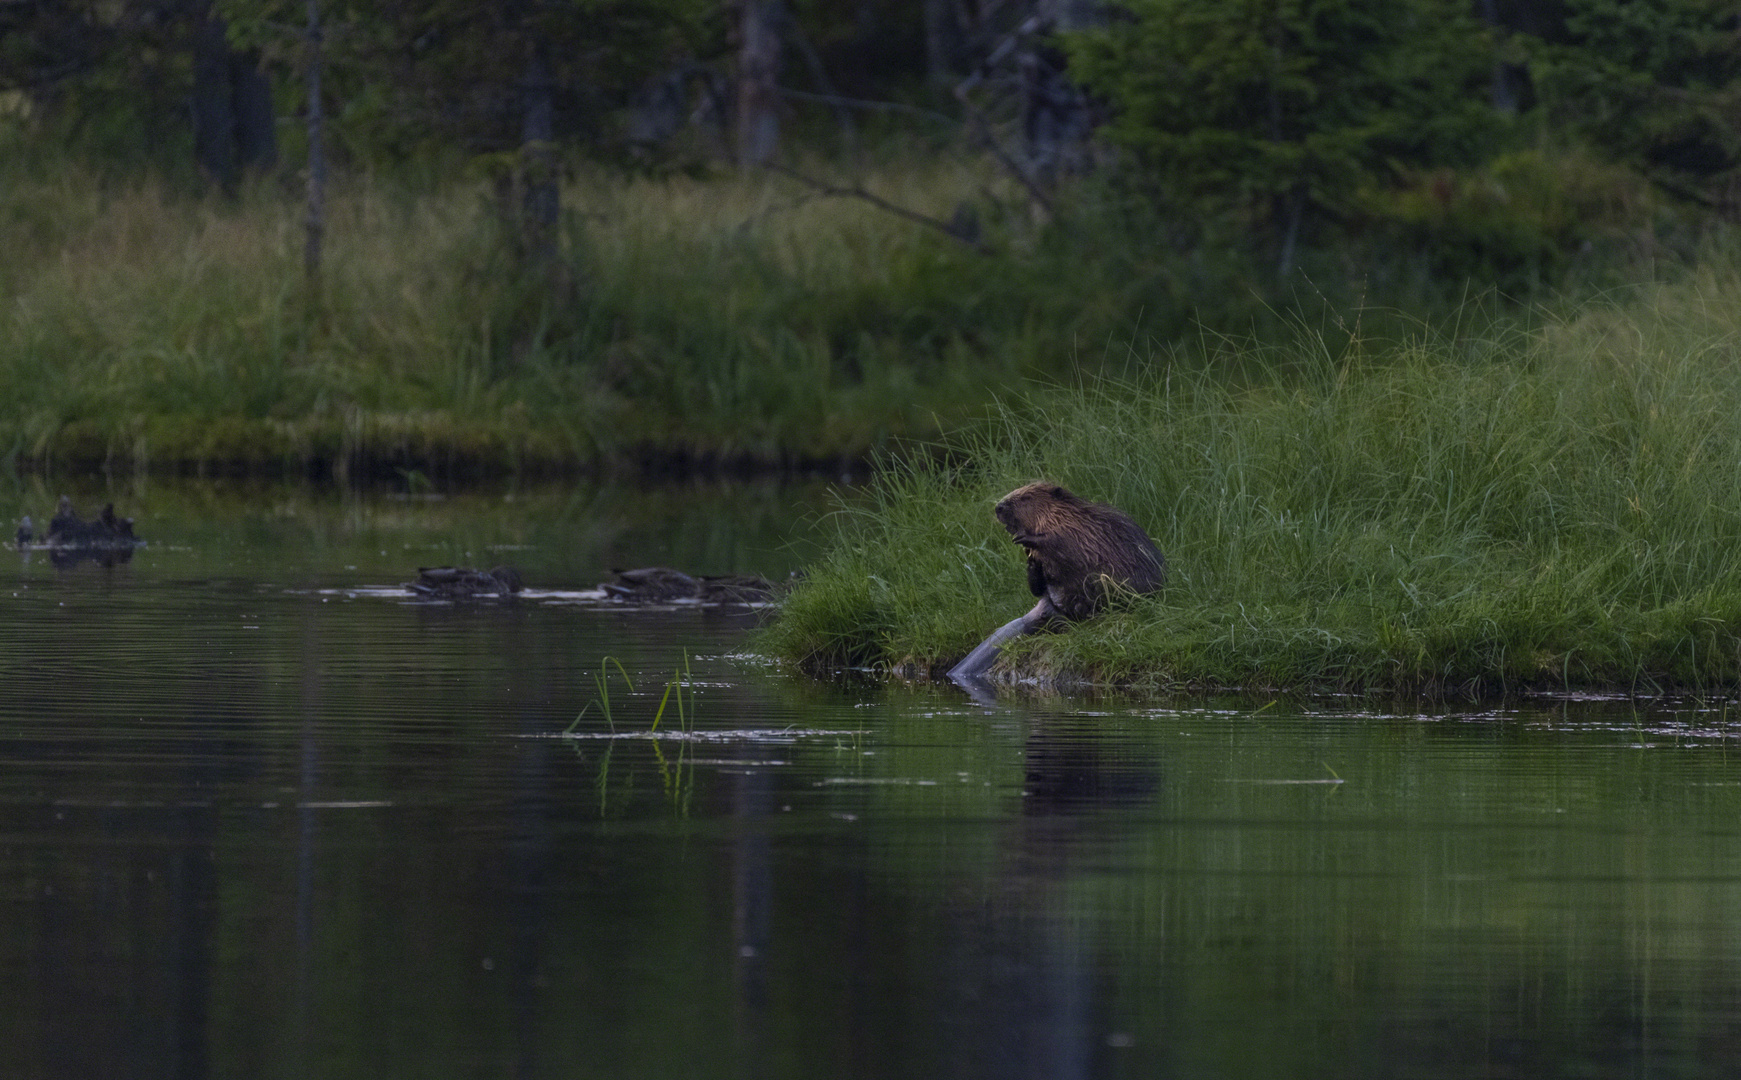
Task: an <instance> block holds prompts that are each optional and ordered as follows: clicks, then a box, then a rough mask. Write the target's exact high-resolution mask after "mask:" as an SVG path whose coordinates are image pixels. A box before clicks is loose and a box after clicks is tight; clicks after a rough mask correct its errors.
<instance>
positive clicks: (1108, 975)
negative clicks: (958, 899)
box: [943, 716, 1160, 1080]
mask: <svg viewBox="0 0 1741 1080" xmlns="http://www.w3.org/2000/svg"><path fill="white" fill-rule="evenodd" d="M1029 723H1030V728H1029V733H1028V737H1027V740H1026V744H1025V765H1024V779H1025V785H1024V791H1023V795H1022V806H1021V813H1020V814H1019V815H1017V816H1015V817H1014V818H1012V819H1011V820H1010V822H1009V825H1008V827H1007V829H1006V831H1005V834H1004V841H1003V843H1002V845H1001V856H1002V858H1001V862H1000V863H999V865H998V866H997V868H996V870H995V872H994V876H993V878H992V880H991V881H989V882H987V883H985V888H986V890H987V891H986V893H985V895H984V897H983V899H982V900H981V901H980V902H979V903H978V904H976V905H975V906H972V907H967V906H956V907H955V908H953V909H952V911H951V915H950V927H951V932H950V943H951V954H950V956H949V958H948V963H947V966H946V968H945V969H944V970H945V971H946V973H947V977H948V978H949V980H950V981H951V982H952V983H954V984H955V985H954V986H953V987H952V989H953V991H954V993H953V994H950V995H946V996H945V997H944V998H943V1000H944V1001H945V1002H948V1001H951V1000H953V1001H954V1002H956V1003H958V1004H957V1005H956V1007H955V1008H954V1009H953V1010H952V1014H951V1015H948V1016H946V1017H944V1018H943V1022H944V1024H945V1026H946V1027H947V1028H948V1029H949V1031H950V1039H949V1045H951V1046H952V1048H953V1049H952V1050H951V1063H950V1064H951V1069H950V1074H951V1075H954V1076H960V1077H972V1076H985V1077H1035V1078H1049V1080H1072V1078H1078V1077H1090V1076H1101V1075H1106V1074H1107V1073H1108V1072H1109V1070H1110V1069H1111V1068H1112V1067H1113V1061H1112V1060H1111V1055H1113V1054H1114V1053H1116V1052H1117V1050H1116V1047H1117V1046H1118V1045H1119V1044H1120V1042H1121V1041H1122V1036H1121V1033H1119V1032H1116V1031H1114V1030H1112V1028H1111V1024H1112V1016H1111V1010H1110V1008H1109V1004H1108V1000H1107V999H1108V994H1109V992H1110V990H1111V988H1112V980H1113V974H1114V972H1115V971H1116V970H1117V969H1118V967H1119V959H1120V958H1119V957H1118V956H1117V950H1118V943H1117V942H1115V941H1111V940H1108V938H1107V934H1106V927H1105V924H1104V921H1103V920H1101V919H1098V918H1095V917H1093V915H1092V914H1091V909H1090V910H1084V909H1083V908H1082V906H1081V905H1080V904H1079V902H1078V901H1077V899H1076V898H1075V896H1074V892H1075V890H1076V889H1077V888H1078V885H1079V882H1078V879H1079V878H1080V877H1081V876H1082V875H1083V874H1089V873H1094V872H1095V871H1097V870H1098V869H1100V867H1098V866H1097V865H1096V862H1095V860H1096V856H1097V855H1100V854H1102V853H1104V852H1105V851H1106V849H1107V847H1108V846H1109V845H1117V844H1119V843H1121V842H1122V841H1124V840H1125V839H1127V838H1128V836H1129V834H1130V832H1131V829H1132V825H1131V819H1130V817H1129V816H1128V811H1130V810H1133V809H1135V808H1137V807H1139V806H1141V805H1143V804H1144V803H1146V802H1149V801H1150V800H1152V799H1153V797H1154V795H1155V793H1156V791H1157V790H1158V789H1159V786H1160V766H1159V763H1158V762H1157V761H1155V760H1154V759H1153V757H1152V755H1150V754H1147V753H1145V752H1144V751H1143V750H1142V748H1141V747H1139V746H1138V745H1137V744H1136V743H1134V742H1130V741H1126V740H1123V739H1119V738H1114V737H1108V736H1105V735H1103V734H1102V733H1101V732H1099V731H1098V730H1096V728H1095V726H1094V722H1093V721H1092V720H1090V721H1089V722H1088V723H1087V724H1084V723H1082V722H1081V721H1080V720H1078V721H1076V722H1074V723H1064V722H1061V721H1060V719H1059V718H1057V717H1047V716H1035V717H1033V718H1032V719H1031V720H1030V722H1029ZM1150 1052H1153V1048H1151V1051H1150Z"/></svg>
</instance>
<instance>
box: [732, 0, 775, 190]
mask: <svg viewBox="0 0 1741 1080" xmlns="http://www.w3.org/2000/svg"><path fill="white" fill-rule="evenodd" d="M743 5H744V9H743V22H742V24H741V27H740V34H741V36H742V40H741V41H740V42H739V43H738V164H739V165H741V166H748V165H760V164H762V163H763V162H765V161H768V160H770V159H772V158H773V156H774V153H775V152H776V151H777V150H778V149H779V148H780V111H779V110H780V98H779V76H780V22H781V17H782V16H781V11H780V5H779V0H743Z"/></svg>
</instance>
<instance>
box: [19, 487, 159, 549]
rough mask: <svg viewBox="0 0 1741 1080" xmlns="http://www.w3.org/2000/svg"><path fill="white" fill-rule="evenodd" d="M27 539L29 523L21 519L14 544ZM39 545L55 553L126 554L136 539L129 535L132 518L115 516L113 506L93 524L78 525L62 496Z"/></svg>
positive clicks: (136, 541) (76, 516)
mask: <svg viewBox="0 0 1741 1080" xmlns="http://www.w3.org/2000/svg"><path fill="white" fill-rule="evenodd" d="M31 535H32V530H31V529H30V519H29V518H25V519H24V524H23V525H21V526H19V529H18V542H19V543H20V544H27V543H29V542H30V539H31ZM42 542H43V543H44V544H45V545H47V546H48V547H49V549H50V550H58V551H83V550H89V551H110V550H115V551H119V550H129V551H130V550H132V549H133V548H135V547H137V546H138V544H139V538H138V537H137V536H135V535H134V534H133V519H132V518H124V517H117V516H116V515H115V504H114V503H106V504H105V505H104V506H103V509H102V512H101V513H99V514H98V515H97V520H95V521H82V520H80V519H79V516H78V514H76V513H74V512H73V502H72V500H71V499H69V498H67V497H66V496H65V495H62V496H61V497H60V502H59V504H58V505H57V506H56V507H55V511H54V517H52V518H50V519H49V521H48V532H47V533H46V534H44V536H43V538H42Z"/></svg>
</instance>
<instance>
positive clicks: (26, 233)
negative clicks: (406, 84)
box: [0, 160, 1069, 468]
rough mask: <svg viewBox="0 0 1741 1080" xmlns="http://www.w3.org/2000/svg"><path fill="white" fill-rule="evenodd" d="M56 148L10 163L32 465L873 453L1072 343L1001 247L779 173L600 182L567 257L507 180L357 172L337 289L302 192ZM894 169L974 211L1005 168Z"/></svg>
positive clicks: (4, 296)
mask: <svg viewBox="0 0 1741 1080" xmlns="http://www.w3.org/2000/svg"><path fill="white" fill-rule="evenodd" d="M28 165H29V167H27V163H25V162H23V161H20V160H15V161H14V162H13V163H12V164H11V165H10V166H9V167H7V168H5V169H3V170H0V171H3V172H4V173H5V177H4V182H0V248H4V250H6V252H7V256H8V257H7V259H6V260H5V263H4V265H3V266H0V301H3V303H0V379H4V381H5V383H6V385H7V386H8V388H9V392H10V397H11V405H12V407H11V408H10V409H7V410H5V411H4V412H3V413H0V455H4V456H6V457H8V458H10V459H11V460H13V461H14V462H17V461H29V462H33V463H39V464H47V465H50V466H52V465H55V464H57V463H69V462H80V463H84V462H90V461H92V460H107V461H111V462H121V463H127V462H131V463H133V464H135V465H142V466H145V467H157V466H169V467H186V466H190V465H191V466H194V467H202V466H212V467H217V468H223V467H226V466H229V465H236V466H239V467H243V468H253V467H256V466H260V465H269V464H272V463H275V462H276V463H278V464H280V465H287V466H289V467H293V468H300V467H302V466H303V465H305V464H307V463H310V462H318V461H337V462H340V463H342V462H344V461H346V460H352V459H357V460H363V461H375V462H377V463H379V462H386V463H389V464H400V465H404V464H407V463H411V464H417V465H420V466H422V465H426V464H429V463H433V464H435V465H436V466H438V467H439V466H440V465H441V464H442V463H443V462H444V461H445V460H448V459H454V460H479V461H483V462H485V463H487V464H489V465H491V466H494V467H496V468H513V467H519V466H520V465H523V464H528V463H529V464H538V463H544V464H550V465H555V466H556V467H571V466H575V465H587V464H597V463H600V462H608V461H610V460H615V459H628V460H639V459H641V458H644V457H645V456H647V455H649V454H651V455H653V456H654V457H664V456H674V457H684V458H702V459H729V458H738V457H742V458H750V459H755V460H758V461H762V462H773V463H778V462H782V461H804V460H837V459H843V458H845V459H855V458H859V457H861V456H863V455H864V454H866V453H868V452H870V451H872V450H874V449H876V448H877V447H880V446H884V445H888V444H890V443H891V442H893V441H898V440H901V439H908V438H925V437H929V436H931V435H934V434H935V433H936V432H937V431H938V430H939V428H940V425H941V424H943V423H946V422H948V419H949V418H951V417H954V416H957V415H960V414H962V413H964V412H967V411H970V410H972V409H975V408H978V407H979V406H980V404H981V403H982V402H983V400H984V398H985V395H986V392H987V388H988V386H1005V385H1008V384H1010V383H1012V382H1013V381H1015V380H1016V379H1018V378H1020V377H1021V375H1022V374H1024V373H1025V371H1026V370H1028V366H1029V364H1030V362H1031V361H1033V360H1034V358H1036V357H1041V356H1051V357H1053V358H1055V359H1056V360H1057V362H1058V363H1067V362H1068V361H1069V351H1068V349H1067V348H1057V347H1054V346H1058V345H1060V344H1061V343H1067V341H1068V333H1069V329H1068V327H1067V326H1061V327H1058V328H1056V330H1050V329H1049V330H1048V332H1047V336H1046V340H1045V341H1044V342H1030V343H1028V344H1026V345H1022V344H1020V343H1018V342H1017V341H1016V339H1017V338H1019V337H1021V336H1022V334H1023V333H1025V332H1026V331H1024V330H1023V329H1022V327H1021V321H1020V320H1019V319H1018V320H1015V321H1014V322H1013V323H1012V321H1011V319H1010V315H1011V313H1013V312H1015V311H1016V310H1017V309H1018V307H1019V306H1020V304H1021V303H1022V302H1023V301H1022V298H1021V296H1020V290H1019V288H1018V283H1017V282H1015V281H1013V280H1012V279H1011V278H1010V277H1009V275H1008V274H1007V273H1004V272H1003V271H1002V270H1000V269H999V268H998V267H997V266H996V265H995V263H994V262H993V261H992V260H988V259H986V258H985V257H984V256H981V255H978V254H975V253H973V252H972V251H971V250H969V249H968V248H966V247H964V246H962V245H960V244H957V243H955V242H954V241H952V240H950V239H949V238H947V237H945V236H943V235H942V234H940V233H937V232H935V231H932V230H926V229H924V228H922V227H920V226H917V225H914V224H911V223H909V222H905V221H902V220H900V219H898V218H895V217H892V216H889V215H886V214H883V213H881V212H879V211H877V210H875V209H874V208H872V207H870V206H868V205H866V204H864V203H862V202H860V201H856V200H847V199H838V198H836V199H828V198H821V197H818V196H817V195H815V194H814V193H812V192H810V191H807V190H806V189H804V188H803V187H801V186H800V185H797V184H794V183H793V182H791V181H789V180H784V179H782V178H779V177H774V176H762V175H759V176H746V177H726V178H712V179H691V178H684V177H664V178H652V177H630V176H623V175H620V174H603V173H598V174H590V173H582V174H580V175H577V176H575V177H574V178H573V179H572V180H571V182H570V184H569V185H568V187H567V188H566V190H565V191H564V200H565V204H566V206H567V207H568V208H569V210H570V217H569V220H568V222H567V226H566V231H565V240H564V249H563V259H562V265H561V267H560V268H559V269H558V271H557V272H556V273H555V274H553V275H548V276H546V275H543V274H527V273H524V272H522V271H521V270H520V269H519V268H517V267H516V265H515V262H514V260H513V259H512V257H511V255H510V252H511V249H512V245H511V243H509V242H508V240H507V238H506V237H505V236H504V235H503V230H502V229H501V227H500V221H499V217H498V215H497V214H496V212H495V209H494V208H493V206H492V205H491V204H490V203H489V201H488V199H486V197H485V193H486V191H487V185H486V184H485V183H483V182H482V181H481V180H480V181H475V182H474V181H472V180H469V179H467V178H465V177H463V176H462V177H457V178H452V179H449V180H447V181H445V182H444V183H442V184H441V185H439V186H436V187H414V186H412V185H410V184H408V183H404V182H393V181H387V180H377V179H372V178H368V177H361V178H353V179H351V180H350V181H348V182H345V183H342V184H340V185H339V187H338V189H337V190H335V191H334V193H333V195H332V197H331V198H330V200H329V207H330V211H329V212H330V218H331V220H330V221H329V223H328V228H327V231H326V235H327V238H328V240H327V249H326V259H325V265H324V270H323V275H322V279H321V283H320V287H319V289H318V291H317V292H315V293H314V294H312V295H311V294H310V293H309V291H308V289H307V287H306V284H305V282H304V279H303V273H302V268H301V252H302V208H301V205H300V201H299V199H298V198H297V197H296V196H295V194H294V192H292V191H289V190H280V189H277V188H275V187H273V186H271V185H262V186H261V187H259V188H257V189H255V190H253V191H250V192H246V193H244V195H243V197H242V198H241V199H239V200H237V201H233V202H224V201H217V200H211V199H206V200H201V199H196V198H193V197H191V196H188V195H187V194H185V193H180V192H177V191H175V190H173V189H170V188H167V187H165V186H164V185H162V184H159V183H156V182H153V181H151V180H150V179H138V180H134V181H130V182H122V181H115V180H112V179H106V178H104V177H102V176H100V175H98V174H96V173H95V172H92V171H88V170H85V169H82V168H81V167H79V166H78V165H76V164H74V163H62V164H61V165H59V166H57V167H55V166H45V165H43V164H41V163H40V162H33V163H28ZM863 182H864V183H866V184H867V185H868V186H871V187H874V188H875V189H876V190H878V191H879V192H880V193H881V194H882V195H884V196H885V197H888V198H891V199H897V200H900V201H902V202H903V203H904V204H906V205H910V206H913V207H914V208H916V209H918V210H920V211H921V212H924V213H930V214H935V215H937V216H938V217H939V218H943V219H946V218H948V217H949V215H950V213H951V211H952V208H953V207H954V206H955V205H956V203H958V202H959V201H961V200H963V199H969V200H971V199H977V198H979V197H980V195H981V193H982V192H983V191H984V190H985V186H986V184H987V183H988V180H987V178H986V177H984V176H982V175H978V174H976V173H974V172H972V171H969V170H966V169H963V168H959V167H953V166H948V165H905V166H902V167H898V168H893V169H890V170H886V171H885V172H884V173H883V174H881V175H874V176H871V177H869V178H865V179H863ZM988 290H989V291H988ZM1054 334H1057V335H1063V337H1061V338H1060V337H1054V336H1053V335H1054Z"/></svg>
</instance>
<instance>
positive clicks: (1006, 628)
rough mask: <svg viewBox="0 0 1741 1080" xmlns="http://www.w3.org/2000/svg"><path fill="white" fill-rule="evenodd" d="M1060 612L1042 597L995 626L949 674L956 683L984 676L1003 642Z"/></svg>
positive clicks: (1028, 630) (1034, 627)
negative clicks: (1027, 608) (1025, 612)
mask: <svg viewBox="0 0 1741 1080" xmlns="http://www.w3.org/2000/svg"><path fill="white" fill-rule="evenodd" d="M1056 614H1057V611H1056V609H1054V608H1053V607H1052V601H1051V600H1050V599H1049V598H1047V597H1044V596H1042V597H1040V602H1039V603H1037V604H1035V605H1034V606H1033V607H1032V608H1030V609H1029V610H1028V613H1027V614H1026V615H1023V616H1021V617H1020V618H1017V619H1011V620H1010V621H1009V622H1007V623H1004V624H1003V625H1002V626H1000V627H998V628H997V629H996V630H993V631H992V632H991V636H990V637H988V638H986V639H985V640H984V641H982V642H980V643H979V644H978V645H976V646H974V648H973V651H972V652H970V653H968V654H967V656H966V657H964V658H963V659H962V661H961V663H959V664H956V665H955V666H954V667H952V668H950V669H949V677H950V678H951V679H952V680H954V681H955V682H957V683H966V682H967V681H969V680H972V679H983V678H984V677H985V673H986V670H987V669H988V668H990V667H991V665H992V661H994V660H996V659H997V655H998V653H999V651H1001V650H1002V649H1003V645H1004V642H1006V641H1012V640H1014V639H1016V638H1019V637H1021V636H1022V635H1023V634H1031V633H1033V632H1034V631H1035V630H1038V629H1039V628H1040V627H1042V626H1044V625H1045V624H1046V622H1047V621H1048V620H1050V619H1051V618H1052V617H1053V616H1054V615H1056Z"/></svg>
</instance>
